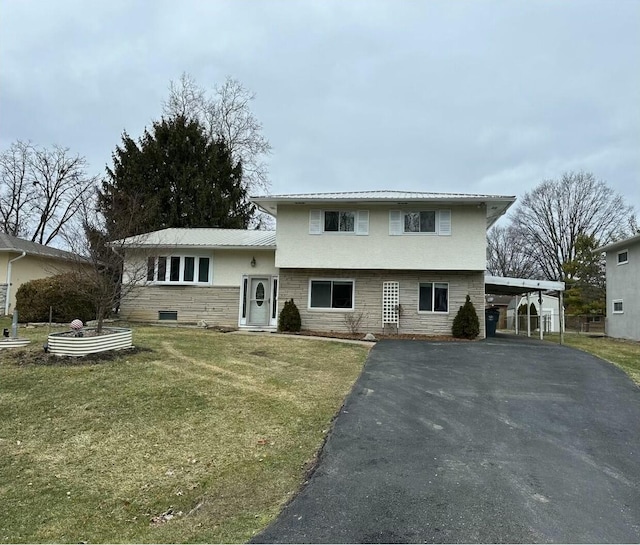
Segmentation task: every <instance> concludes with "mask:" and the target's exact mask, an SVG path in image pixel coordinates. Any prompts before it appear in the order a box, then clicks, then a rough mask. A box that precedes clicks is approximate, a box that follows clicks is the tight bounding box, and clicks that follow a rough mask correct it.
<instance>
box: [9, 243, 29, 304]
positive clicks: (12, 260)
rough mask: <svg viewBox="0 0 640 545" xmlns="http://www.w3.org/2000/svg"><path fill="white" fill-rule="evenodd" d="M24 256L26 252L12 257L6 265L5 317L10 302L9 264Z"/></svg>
mask: <svg viewBox="0 0 640 545" xmlns="http://www.w3.org/2000/svg"><path fill="white" fill-rule="evenodd" d="M25 255H27V252H24V251H23V252H22V254H21V255H19V256H18V257H14V258H13V259H10V260H9V263H7V293H6V295H5V300H4V315H5V316H7V315H8V314H9V301H10V300H11V264H12V263H13V262H14V261H18V259H22V258H23V257H24V256H25Z"/></svg>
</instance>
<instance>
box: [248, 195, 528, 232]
mask: <svg viewBox="0 0 640 545" xmlns="http://www.w3.org/2000/svg"><path fill="white" fill-rule="evenodd" d="M249 200H250V201H251V202H253V203H254V204H256V205H257V206H258V207H259V208H261V209H262V210H264V211H265V212H267V213H268V214H271V215H273V216H276V215H277V213H278V204H279V203H280V204H284V203H286V204H294V205H296V204H300V205H305V204H307V205H308V204H322V203H324V204H327V203H342V204H396V205H398V206H407V205H410V204H412V203H425V202H431V203H434V202H439V203H441V204H455V203H459V204H481V203H483V204H485V205H486V213H487V229H488V228H489V227H491V226H492V225H493V224H494V223H495V222H496V221H498V219H499V218H500V217H501V216H502V215H503V214H504V213H505V212H506V211H507V209H508V208H509V207H510V206H511V205H512V204H513V203H514V202H515V200H516V198H515V196H513V195H480V194H475V193H430V192H425V191H393V190H378V191H345V192H338V193H292V194H285V195H262V196H256V197H249Z"/></svg>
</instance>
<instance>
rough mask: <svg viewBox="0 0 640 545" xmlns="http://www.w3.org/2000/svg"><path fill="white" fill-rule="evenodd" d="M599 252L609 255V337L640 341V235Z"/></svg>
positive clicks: (607, 262) (607, 330) (607, 258)
mask: <svg viewBox="0 0 640 545" xmlns="http://www.w3.org/2000/svg"><path fill="white" fill-rule="evenodd" d="M596 252H604V253H605V254H606V271H607V273H606V274H607V318H606V332H607V335H609V336H610V337H619V338H623V339H632V340H636V341H640V234H638V235H635V236H633V237H630V238H627V239H625V240H621V241H619V242H614V243H612V244H608V245H606V246H603V247H602V248H598V249H597V250H596Z"/></svg>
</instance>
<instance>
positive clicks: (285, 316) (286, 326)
mask: <svg viewBox="0 0 640 545" xmlns="http://www.w3.org/2000/svg"><path fill="white" fill-rule="evenodd" d="M301 327H302V320H301V319H300V311H299V310H298V307H297V306H296V304H295V303H294V302H293V299H290V300H289V301H285V303H284V307H283V309H282V311H281V312H280V316H279V317H278V330H279V331H300V328H301Z"/></svg>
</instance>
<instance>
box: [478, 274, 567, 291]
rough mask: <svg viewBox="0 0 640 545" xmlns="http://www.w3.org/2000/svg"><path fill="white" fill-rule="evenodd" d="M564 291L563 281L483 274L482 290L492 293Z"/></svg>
mask: <svg viewBox="0 0 640 545" xmlns="http://www.w3.org/2000/svg"><path fill="white" fill-rule="evenodd" d="M550 290H552V291H564V282H554V281H551V280H532V279H529V278H509V277H508V276H488V275H487V276H485V277H484V291H485V293H491V294H494V295H520V294H522V293H529V292H532V291H550Z"/></svg>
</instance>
